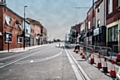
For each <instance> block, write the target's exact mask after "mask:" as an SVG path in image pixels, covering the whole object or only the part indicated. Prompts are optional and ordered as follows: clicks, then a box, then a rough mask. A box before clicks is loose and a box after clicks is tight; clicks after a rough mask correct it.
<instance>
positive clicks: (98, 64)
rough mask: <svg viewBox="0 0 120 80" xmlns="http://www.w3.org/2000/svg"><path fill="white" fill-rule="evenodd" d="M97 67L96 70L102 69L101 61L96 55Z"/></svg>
mask: <svg viewBox="0 0 120 80" xmlns="http://www.w3.org/2000/svg"><path fill="white" fill-rule="evenodd" d="M97 67H98V68H102V64H101V59H100V54H99V55H98V63H97Z"/></svg>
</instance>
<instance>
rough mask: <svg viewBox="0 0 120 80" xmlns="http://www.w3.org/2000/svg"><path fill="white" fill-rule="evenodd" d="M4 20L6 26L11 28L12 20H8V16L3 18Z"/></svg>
mask: <svg viewBox="0 0 120 80" xmlns="http://www.w3.org/2000/svg"><path fill="white" fill-rule="evenodd" d="M5 20H6V24H7V25H8V26H11V21H12V18H10V17H9V16H7V15H6V16H5Z"/></svg>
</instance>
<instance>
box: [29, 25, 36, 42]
mask: <svg viewBox="0 0 120 80" xmlns="http://www.w3.org/2000/svg"><path fill="white" fill-rule="evenodd" d="M31 29H32V30H34V31H33V32H32V31H30V32H31V33H30V35H31V36H32V37H34V44H35V39H36V34H35V32H36V31H35V25H33V24H30V30H31Z"/></svg>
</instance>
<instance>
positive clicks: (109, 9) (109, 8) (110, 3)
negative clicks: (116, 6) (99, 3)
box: [108, 0, 113, 14]
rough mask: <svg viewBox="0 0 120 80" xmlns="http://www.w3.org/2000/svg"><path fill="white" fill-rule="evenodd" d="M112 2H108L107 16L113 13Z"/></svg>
mask: <svg viewBox="0 0 120 80" xmlns="http://www.w3.org/2000/svg"><path fill="white" fill-rule="evenodd" d="M112 3H113V0H108V14H110V13H111V12H112V11H113V5H112Z"/></svg>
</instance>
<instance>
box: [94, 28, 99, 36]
mask: <svg viewBox="0 0 120 80" xmlns="http://www.w3.org/2000/svg"><path fill="white" fill-rule="evenodd" d="M98 34H99V28H96V29H94V36H96V35H98Z"/></svg>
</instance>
